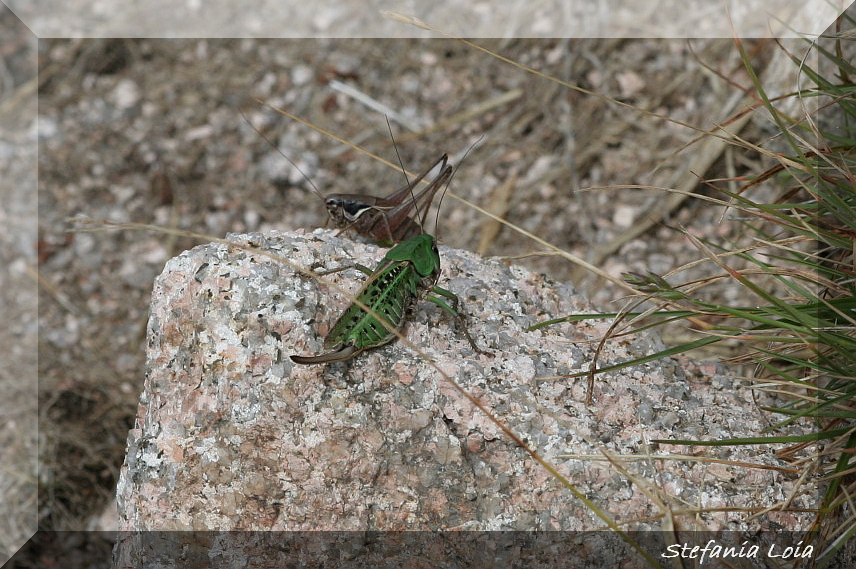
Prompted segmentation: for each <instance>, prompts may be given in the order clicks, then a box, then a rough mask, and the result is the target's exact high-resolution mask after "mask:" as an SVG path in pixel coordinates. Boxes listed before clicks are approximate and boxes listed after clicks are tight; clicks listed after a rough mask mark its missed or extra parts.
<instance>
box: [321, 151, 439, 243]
mask: <svg viewBox="0 0 856 569" xmlns="http://www.w3.org/2000/svg"><path fill="white" fill-rule="evenodd" d="M448 159H449V157H448V155H446V154H443V155H442V156H441V157H440V159H439V160H437V161H436V162H434V164H432V165H431V167H429V168H428V169H427V170H425V171H424V172H422V174H420V175H419V176H418V177H417V178H416V179H415V180H413V182H412V183H408V184H405V185H404V186H402V187H401V188H399V189H397V190H395V191H394V192H392V193H391V194H389V195H388V196H386V197H383V198H381V197H375V196H368V195H365V194H330V195H328V196H327V197H326V198H324V205H326V206H327V213H328V214H329V215H330V219H331V220H332V221H333V225H335V226H336V227H338V228H339V229H342V230H348V229H352V230H354V231H355V232H356V233H357V234H359V235H362V236H363V237H367V238H369V239H371V240H373V241H374V242H376V243H377V244H379V245H392V244H395V243H400V242H402V241H406V240H407V239H410V238H411V237H415V236H417V235H419V234H421V233H422V223H424V222H425V216H426V215H427V214H428V208H430V207H431V201H432V200H433V199H434V194H435V193H436V192H437V190H438V189H439V188H440V187H441V186H442V185H443V184H444V183H445V182H446V181H447V180H448V177H449V176H448V174H447V173H446V169H447V166H446V162H447V161H448ZM438 165H439V170H438V173H437V176H436V177H435V178H434V179H433V180H432V181H431V182H430V183H428V184H427V185H426V186H425V187H424V188H422V189H421V190H419V192H418V193H416V194H415V195H414V194H413V193H412V188H413V187H415V186H416V184H418V183H419V182H420V181H422V179H423V178H424V177H425V176H427V175H428V173H429V172H431V171H433V170H434V169H435V168H437V167H438ZM411 197H412V199H410V198H411ZM423 201H424V203H422V205H421V206H420V205H419V204H420V202H423ZM414 207H415V208H416V211H417V212H418V211H420V210H421V211H422V220H421V223H420V222H419V221H417V220H415V219H413V218H412V217H410V216H409V214H410V210H411V209H414Z"/></svg>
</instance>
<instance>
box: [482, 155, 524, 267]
mask: <svg viewBox="0 0 856 569" xmlns="http://www.w3.org/2000/svg"><path fill="white" fill-rule="evenodd" d="M517 178H518V175H517V171H514V172H512V174H511V176H509V177H508V179H507V180H505V182H503V183H502V184H500V185H499V186H497V187H496V188H494V190H493V193H492V194H491V196H490V200H489V201H488V203H489V204H490V205H489V206H488V209H489V210H490V212H491V213H492V214H494V215H496V216H497V217H499V218H501V219H504V218H505V216H506V215H507V214H508V208H509V206H510V205H511V196H512V194H514V189H515V187H516V186H517ZM500 229H502V224H501V223H500V222H498V221H496V220H494V219H486V220H485V221H484V223H483V224H482V231H481V238H480V239H479V246H478V249H477V250H476V252H477V253H478V254H479V255H482V256H484V255H486V254H487V251H488V249H490V246H491V244H492V243H493V242H494V240H495V239H496V237H497V236H498V235H499V231H500Z"/></svg>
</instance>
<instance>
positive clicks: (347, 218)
mask: <svg viewBox="0 0 856 569" xmlns="http://www.w3.org/2000/svg"><path fill="white" fill-rule="evenodd" d="M324 205H325V206H327V213H329V214H330V218H331V219H332V220H333V224H334V225H335V226H336V227H344V226H346V225H348V224H349V223H354V222H355V221H356V220H357V219H359V217H360V216H361V215H362V214H364V213H365V212H367V211H369V210H370V209H374V207H373V206H371V205H368V204H366V203H365V200H364V199H362V200H360V199H355V198H353V197H351V196H349V195H347V194H331V195H329V196H327V198H326V199H325V200H324Z"/></svg>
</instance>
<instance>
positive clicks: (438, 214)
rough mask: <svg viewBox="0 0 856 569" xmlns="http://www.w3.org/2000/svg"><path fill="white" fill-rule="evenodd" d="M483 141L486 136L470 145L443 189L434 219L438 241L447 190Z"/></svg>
mask: <svg viewBox="0 0 856 569" xmlns="http://www.w3.org/2000/svg"><path fill="white" fill-rule="evenodd" d="M482 140H484V136H480V137H479V138H478V140H476V141H475V142H473V143H472V144H470V147H469V148H467V151H466V152H464V156H463V158H461V161H460V162H458V165H457V166H456V167H455V169H454V170H452V175H451V176H449V179H448V180H447V181H446V187H445V188H444V189H443V193H442V195H440V201H438V202H437V215H436V217H435V218H434V233H435V235H434V238H435V239H437V240H438V241H439V239H440V236H439V233H440V206H441V205H443V198H445V197H446V190H448V189H449V186H450V185H451V184H452V178H454V177H455V174H456V173H457V172H458V169H460V167H461V164H463V163H464V160H466V159H467V156H469V155H470V152H471V151H472V149H473V148H475V147H476V145H477V144H478V143H479V142H481V141H482Z"/></svg>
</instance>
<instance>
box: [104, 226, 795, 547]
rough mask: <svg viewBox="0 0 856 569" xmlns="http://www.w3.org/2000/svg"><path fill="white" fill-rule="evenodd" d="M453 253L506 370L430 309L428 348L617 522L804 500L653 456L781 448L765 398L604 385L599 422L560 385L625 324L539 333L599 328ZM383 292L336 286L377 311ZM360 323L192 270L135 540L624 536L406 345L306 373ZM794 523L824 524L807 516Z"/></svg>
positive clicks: (238, 262) (248, 272)
mask: <svg viewBox="0 0 856 569" xmlns="http://www.w3.org/2000/svg"><path fill="white" fill-rule="evenodd" d="M229 239H230V240H233V241H235V242H240V243H245V244H251V245H253V246H257V247H259V248H260V249H261V250H264V251H270V252H272V253H275V254H278V255H282V256H283V257H285V258H288V259H290V260H291V261H292V262H293V263H296V264H297V265H300V266H303V267H314V268H319V267H321V268H327V269H329V268H334V267H338V266H342V265H343V264H349V263H353V262H358V263H362V264H364V265H367V266H374V265H375V264H376V263H377V261H378V260H379V259H380V258H381V257H382V256H383V250H380V249H378V248H377V247H375V246H373V245H364V244H360V243H355V242H353V241H350V240H348V239H345V238H341V237H336V236H335V235H334V234H333V232H329V231H323V230H318V231H315V232H313V233H311V234H306V235H304V234H300V233H297V234H294V233H289V234H285V233H281V234H280V233H276V234H268V235H261V234H251V235H240V236H231V237H230V238H229ZM440 252H441V257H442V263H443V274H442V276H441V277H440V283H439V284H440V286H443V287H444V288H447V289H449V290H451V291H453V292H455V293H456V294H458V296H459V297H460V298H461V300H462V301H463V302H464V306H465V307H466V310H467V312H468V313H469V314H470V319H469V323H470V331H471V333H472V335H473V337H474V338H475V339H476V342H477V343H478V344H480V345H481V346H483V347H485V348H487V349H489V350H490V351H492V352H493V353H494V354H495V357H493V358H489V357H487V356H484V355H479V354H477V353H475V352H473V350H472V349H471V348H470V346H469V344H468V343H467V342H466V340H465V339H464V338H463V336H462V335H460V334H459V333H458V332H457V330H456V329H455V326H454V325H453V323H452V322H451V321H450V320H449V319H448V318H446V317H445V316H444V314H443V313H442V312H441V311H440V310H439V309H438V308H437V307H436V306H435V305H433V304H431V303H428V302H421V303H419V304H418V305H417V307H416V309H415V311H414V313H413V315H412V317H411V318H410V319H409V321H408V324H407V326H406V327H405V328H404V333H405V334H406V337H407V338H408V339H409V340H410V341H411V342H413V343H414V344H415V345H416V346H418V347H419V348H420V349H421V350H422V351H424V352H425V354H427V356H428V357H430V359H431V360H432V361H433V362H435V363H436V365H437V366H438V367H439V368H440V369H442V370H444V371H445V372H446V373H447V374H449V375H450V376H451V377H453V378H455V380H456V381H457V382H458V383H459V384H460V385H462V386H463V387H464V388H465V389H466V390H467V391H468V392H469V393H471V394H473V395H474V396H476V397H477V398H478V399H479V400H480V401H481V403H483V404H484V405H485V406H486V407H487V408H488V409H490V410H491V411H492V412H493V413H494V414H495V415H496V416H497V417H499V418H500V419H501V420H502V422H503V423H504V424H505V425H507V426H508V427H510V428H511V429H512V430H513V431H514V432H515V433H516V434H517V435H518V436H519V437H521V438H522V439H523V440H524V441H526V442H527V443H528V444H529V445H530V446H532V447H533V448H535V449H536V450H537V452H538V453H539V454H540V455H541V456H542V457H544V458H545V459H546V460H547V461H549V462H550V463H551V464H552V465H554V466H555V467H556V468H557V469H558V470H559V471H560V472H561V473H562V474H563V475H564V476H566V477H568V479H569V480H570V481H571V482H572V483H573V484H574V485H575V486H576V487H577V488H578V489H579V490H580V491H581V492H582V493H583V494H584V495H585V496H586V497H588V498H589V499H591V500H593V501H594V503H595V504H596V505H597V506H598V507H600V508H602V509H603V510H604V511H605V512H606V513H607V514H608V515H610V516H611V517H613V519H617V520H619V521H621V520H632V519H640V518H645V517H648V516H655V518H649V519H653V521H651V522H645V523H643V522H640V523H637V524H635V525H634V526H633V527H635V528H636V529H646V528H659V527H660V523H661V522H660V520H659V519H657V518H656V515H657V514H659V513H662V505H663V504H665V505H669V506H673V507H674V508H675V509H682V508H687V507H693V506H695V507H700V508H708V507H724V506H731V507H739V506H747V507H751V506H756V507H764V506H769V505H771V504H774V503H775V502H776V501H777V500H781V499H783V497H784V496H786V495H787V488H785V487H784V484H787V483H789V482H788V480H785V479H784V477H783V476H782V474H781V473H780V472H778V471H776V470H774V469H751V468H744V467H737V466H729V465H724V464H710V463H699V462H693V461H673V460H671V461H670V460H662V461H661V460H656V459H655V458H654V457H653V456H652V455H654V454H657V453H668V452H681V453H688V452H689V450H688V449H687V448H686V447H685V448H684V449H683V450H680V449H678V447H668V446H660V447H658V446H657V445H656V444H652V443H648V441H650V440H651V439H656V438H663V439H666V438H683V439H691V438H701V439H712V438H724V437H737V436H750V435H752V434H754V433H757V432H759V431H760V430H761V428H762V426H761V425H759V424H757V422H758V421H759V418H758V414H757V412H755V411H754V410H752V407H751V398H750V397H749V396H748V395H749V394H748V392H741V391H739V390H738V389H735V388H730V387H729V388H728V389H723V387H725V383H724V380H723V378H721V377H719V378H718V379H717V377H714V378H713V381H712V380H711V378H709V377H705V378H700V379H699V378H696V379H693V380H692V381H693V382H691V380H690V379H688V378H687V377H686V376H685V374H684V373H683V372H682V371H681V370H680V369H679V368H678V366H677V365H676V364H675V363H674V362H673V361H671V360H665V361H659V362H654V363H649V364H645V365H642V366H637V367H635V368H630V369H629V370H625V371H619V372H615V373H611V374H606V375H604V376H603V377H599V378H598V380H597V382H596V384H595V389H594V401H595V402H594V404H593V405H591V406H588V407H587V406H586V405H585V404H584V400H585V395H586V382H585V380H579V379H577V380H569V379H559V380H556V379H546V380H539V378H543V377H548V376H555V375H561V374H568V373H573V372H577V371H581V370H585V369H588V365H589V362H590V361H591V359H592V357H593V352H594V349H595V348H596V346H597V341H598V340H599V339H600V337H601V336H602V335H603V334H604V333H605V331H606V328H607V326H608V323H605V322H601V323H595V324H592V323H581V324H573V325H571V324H562V325H557V326H552V327H549V328H547V329H543V330H540V331H535V332H526V331H525V328H526V327H527V326H530V325H531V324H533V323H536V322H538V321H542V320H545V319H547V318H553V317H557V316H560V315H565V314H569V313H572V312H588V311H591V310H592V309H591V308H589V307H587V306H586V304H585V302H584V301H583V300H582V299H581V298H579V297H578V296H575V295H574V294H573V290H572V287H571V286H569V285H567V284H556V283H552V282H550V281H549V280H548V279H546V278H545V277H543V276H540V275H535V274H531V273H527V272H525V271H523V270H521V269H519V268H517V267H514V266H506V265H504V264H502V263H500V262H497V261H491V260H487V261H485V260H483V259H481V258H479V257H477V256H476V255H474V254H471V253H467V252H463V251H456V250H449V249H446V248H443V247H441V251H440ZM361 275H362V274H361V273H359V272H358V271H355V270H347V271H343V272H339V273H336V274H333V275H330V276H328V277H326V278H328V279H329V280H331V281H333V282H338V283H339V284H340V286H343V287H345V288H347V289H348V290H351V291H356V290H357V289H358V287H359V286H360V284H361V282H362V281H363V280H364V279H363V277H362V276H361ZM347 302H348V300H347V299H346V298H345V297H343V295H341V294H338V293H336V292H335V291H334V290H333V289H332V288H331V287H329V286H324V285H320V284H319V283H318V282H317V281H316V280H313V279H311V278H308V277H306V276H302V275H300V274H298V273H296V272H295V270H294V269H293V268H291V267H289V266H287V265H284V264H282V263H279V262H275V261H273V260H271V259H269V258H267V257H265V256H263V255H261V254H259V253H256V252H248V251H244V250H238V249H235V248H230V247H227V246H225V245H222V244H209V245H204V246H200V247H197V248H195V249H193V250H190V251H186V252H185V253H183V254H181V255H179V256H178V257H176V258H174V259H172V260H171V261H170V262H169V263H168V264H167V266H166V268H165V270H164V272H163V274H162V275H161V276H160V277H159V278H158V280H157V282H156V284H155V288H154V294H153V300H152V306H151V317H150V321H149V329H148V365H147V376H146V381H145V388H144V392H143V395H142V397H141V400H140V405H139V409H138V416H137V424H136V427H135V429H134V430H132V431H131V433H130V436H129V440H128V452H127V457H126V461H125V464H124V466H123V468H122V474H121V480H120V483H119V488H118V504H119V512H120V518H121V521H120V529H122V530H128V531H143V530H190V529H195V530H228V529H255V530H289V531H290V530H319V529H320V530H414V529H472V530H499V529H502V530H508V529H519V530H559V529H561V530H583V529H595V528H602V527H604V523H603V521H601V520H600V519H599V518H598V517H597V516H595V515H594V514H593V513H592V511H591V510H590V509H589V508H588V507H587V506H585V505H584V504H583V503H582V502H581V501H580V500H579V499H577V498H575V497H574V495H573V494H572V493H571V492H570V491H568V490H567V489H565V488H564V487H563V486H562V485H561V484H560V483H559V482H558V481H557V480H556V479H555V478H554V477H553V476H551V475H550V474H549V473H548V472H547V471H546V470H545V469H544V468H543V467H542V466H540V465H539V464H538V463H537V462H536V461H534V460H533V459H532V458H531V457H530V456H528V455H527V454H526V453H525V452H524V451H523V450H521V449H520V448H519V447H518V446H517V445H516V444H515V443H514V442H513V441H511V440H510V439H509V438H508V437H506V436H505V435H503V434H502V433H501V431H500V429H499V428H498V427H497V426H496V425H495V424H493V423H492V422H491V421H490V420H489V419H488V418H487V417H486V416H485V415H484V414H483V413H481V412H480V411H478V410H477V409H475V408H474V407H473V406H472V405H471V404H470V403H469V402H468V401H467V400H466V399H465V398H464V397H463V396H462V395H461V394H460V393H459V392H457V391H456V390H455V389H454V388H453V387H452V386H451V385H450V384H449V382H447V381H446V380H444V379H443V378H442V376H441V375H440V374H439V373H438V372H437V370H436V369H435V368H434V367H432V366H431V365H429V363H427V362H426V361H425V360H423V359H421V358H420V357H418V356H417V355H416V354H415V353H414V352H413V351H412V350H411V349H409V348H408V347H406V346H405V345H403V344H402V343H401V342H395V343H393V344H390V345H387V346H385V347H382V348H378V349H375V350H371V351H367V352H364V353H363V354H360V355H359V356H357V357H356V358H354V359H353V360H352V361H350V362H347V363H337V364H330V365H326V366H324V365H320V366H299V365H296V364H293V363H292V362H291V360H290V359H289V357H288V356H289V355H291V354H308V353H319V352H320V351H321V344H322V342H323V337H324V334H325V333H326V332H327V330H328V328H329V327H330V325H331V323H332V322H333V321H334V320H335V318H336V317H337V315H338V314H339V313H340V312H341V311H342V310H343V308H344V307H345V306H346V304H347ZM659 349H662V345H661V344H660V341H659V340H658V339H657V338H656V336H654V335H648V336H645V335H643V336H635V337H633V338H630V339H627V338H623V339H620V340H614V341H611V342H609V343H608V345H607V348H606V349H605V350H604V352H603V353H602V354H601V358H600V362H601V364H600V365H601V366H605V365H610V364H615V363H618V362H620V361H623V360H626V359H629V358H634V357H638V356H642V355H644V354H648V353H651V352H653V351H657V350H659ZM744 395H745V398H744V397H742V396H744ZM601 450H604V451H606V452H609V453H611V455H613V456H619V457H620V456H625V457H627V456H628V455H639V454H641V455H646V454H647V453H651V455H648V456H647V457H644V460H636V461H635V462H634V461H629V460H628V461H624V462H622V465H623V467H624V468H626V469H627V471H629V472H631V473H633V476H634V478H633V480H632V482H631V481H630V480H628V478H627V477H626V476H625V475H624V474H622V473H620V472H619V471H618V470H617V469H616V468H614V467H613V466H612V465H610V464H609V463H608V462H603V461H598V460H597V459H596V458H595V459H592V458H585V456H584V455H595V456H601V457H602V455H601V454H600V452H601ZM705 452H707V453H708V454H715V452H716V451H711V450H706V451H705ZM725 452H727V453H728V458H730V459H731V460H734V461H746V462H754V463H756V464H765V465H773V464H776V460H775V457H774V456H773V454H772V453H771V452H767V451H766V450H759V449H757V448H754V447H743V448H739V447H738V448H734V447H732V448H730V449H727V450H726V451H725ZM570 455H573V456H570ZM639 484H644V485H645V486H646V490H647V491H648V492H651V493H653V494H655V495H656V496H657V500H656V501H654V500H652V499H650V497H649V495H646V494H645V493H644V492H642V491H641V490H640V488H639ZM655 502H660V504H657V503H655ZM793 505H794V506H800V505H803V506H805V505H809V503H808V501H807V500H804V497H802V496H797V498H796V500H795V502H794V504H793ZM784 518H786V519H784ZM806 519H808V518H806ZM696 520H702V521H703V523H704V524H706V525H707V529H710V530H714V531H717V530H720V529H725V528H729V529H740V528H744V529H745V528H748V527H755V526H757V525H758V524H761V525H762V526H763V525H764V524H766V522H765V521H758V520H755V521H753V522H752V524H754V525H752V526H750V525H748V524H747V523H746V522H745V521H744V520H743V519H741V518H739V517H738V516H737V515H736V514H733V513H728V514H725V513H711V514H705V515H702V516H701V517H697V518H696ZM803 521H804V520H803V519H802V518H798V517H797V514H793V513H782V514H781V516H780V517H779V518H778V519H777V523H779V524H782V525H783V526H784V527H788V528H789V529H798V528H799V527H800V525H801V524H802V523H803Z"/></svg>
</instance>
